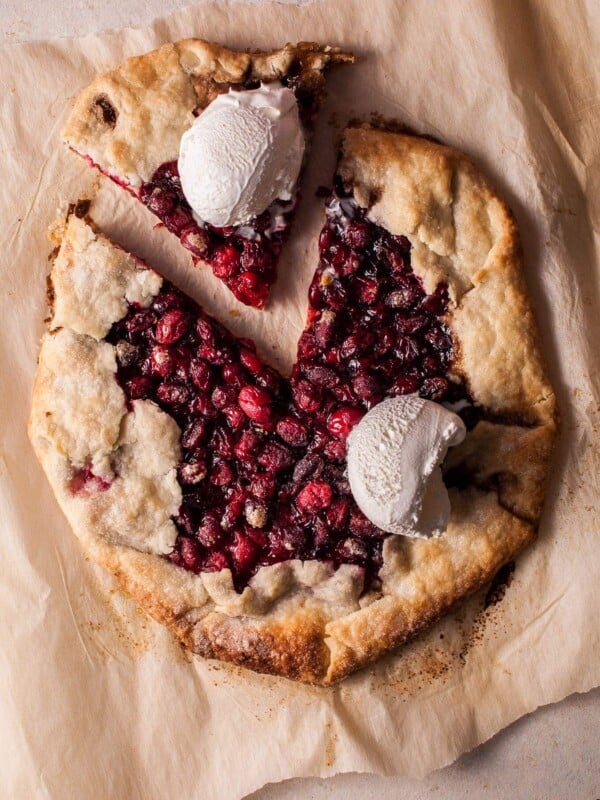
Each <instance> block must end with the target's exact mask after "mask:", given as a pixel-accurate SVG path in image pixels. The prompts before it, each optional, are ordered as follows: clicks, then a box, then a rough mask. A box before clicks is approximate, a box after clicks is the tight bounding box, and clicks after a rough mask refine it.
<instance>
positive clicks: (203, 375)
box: [190, 358, 213, 392]
mask: <svg viewBox="0 0 600 800" xmlns="http://www.w3.org/2000/svg"><path fill="white" fill-rule="evenodd" d="M190 377H191V379H192V381H193V383H194V385H195V386H197V387H198V389H200V390H201V391H203V392H208V391H209V390H210V389H211V388H212V386H213V375H212V370H211V368H210V364H207V363H206V361H202V359H200V358H196V359H194V360H193V361H192V363H191V364H190Z"/></svg>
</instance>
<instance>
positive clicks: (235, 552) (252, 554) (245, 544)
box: [230, 531, 259, 572]
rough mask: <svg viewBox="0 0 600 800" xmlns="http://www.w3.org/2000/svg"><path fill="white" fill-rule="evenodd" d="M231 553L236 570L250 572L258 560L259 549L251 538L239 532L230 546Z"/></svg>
mask: <svg viewBox="0 0 600 800" xmlns="http://www.w3.org/2000/svg"><path fill="white" fill-rule="evenodd" d="M230 553H231V559H232V561H233V565H234V567H235V569H236V570H237V571H238V572H249V571H250V570H251V569H252V568H253V567H254V566H255V564H256V562H257V560H258V555H259V549H258V547H257V546H256V544H255V543H254V542H253V541H252V539H250V537H248V536H246V535H245V534H243V533H240V532H239V531H237V532H236V533H235V536H234V540H233V542H232V544H231V545H230Z"/></svg>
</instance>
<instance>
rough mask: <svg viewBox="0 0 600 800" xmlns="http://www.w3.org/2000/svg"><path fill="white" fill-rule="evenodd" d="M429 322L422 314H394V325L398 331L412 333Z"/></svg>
mask: <svg viewBox="0 0 600 800" xmlns="http://www.w3.org/2000/svg"><path fill="white" fill-rule="evenodd" d="M428 324H429V320H428V319H427V317H426V316H424V315H423V314H401V313H399V314H395V315H394V325H395V327H396V330H397V331H398V333H403V334H412V333H417V332H418V331H421V330H423V328H426V327H427V325H428Z"/></svg>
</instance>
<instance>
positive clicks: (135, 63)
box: [63, 39, 354, 308]
mask: <svg viewBox="0 0 600 800" xmlns="http://www.w3.org/2000/svg"><path fill="white" fill-rule="evenodd" d="M353 60H354V58H353V56H352V55H350V54H348V53H343V52H341V51H340V50H339V49H338V48H335V47H329V46H321V45H318V44H314V43H311V42H301V43H299V44H297V45H291V44H288V45H286V46H285V47H283V48H282V49H280V50H274V51H272V52H254V53H247V52H237V51H233V50H228V49H227V48H225V47H222V46H221V45H218V44H213V43H211V42H206V41H203V40H201V39H184V40H182V41H179V42H175V43H172V44H165V45H163V46H162V47H160V48H159V49H158V50H154V51H152V52H150V53H146V54H144V55H142V56H138V57H135V58H129V59H127V61H125V62H124V63H123V64H122V65H121V66H119V67H117V69H114V70H113V71H112V72H109V73H106V74H105V75H100V76H99V77H97V78H96V79H95V80H94V81H93V82H92V83H91V84H90V85H89V86H88V87H87V88H86V89H84V91H83V92H82V93H81V94H80V95H79V97H77V99H76V101H75V105H74V107H73V110H72V111H71V114H70V116H69V119H68V121H67V124H66V126H65V128H64V130H63V138H64V140H65V142H66V143H67V144H68V145H69V146H70V147H71V148H72V149H73V150H74V151H75V152H77V153H79V154H80V155H81V156H83V157H84V158H85V159H86V160H87V161H89V163H90V164H92V165H93V166H95V167H97V168H98V169H99V170H100V171H101V172H103V173H104V174H106V175H108V176H109V177H110V178H112V179H113V180H114V181H115V182H116V183H118V184H119V185H120V186H122V187H123V188H125V189H127V191H129V192H130V193H131V194H132V195H134V197H137V198H138V199H139V200H141V202H142V203H144V205H145V206H147V208H149V209H150V211H152V212H153V213H154V214H156V215H157V217H158V218H159V219H160V220H161V222H162V223H163V224H164V225H165V226H166V227H167V228H168V229H169V230H170V231H172V232H173V233H174V234H176V235H177V236H178V237H179V239H180V240H181V243H182V244H183V246H184V247H186V248H187V249H188V250H189V251H190V253H191V254H192V258H193V260H194V262H195V263H204V264H208V265H210V267H211V268H212V271H213V273H214V274H215V275H216V276H217V278H219V279H220V280H222V281H223V282H224V283H225V284H226V285H227V286H228V287H229V289H230V290H231V291H232V292H233V294H234V295H235V297H236V298H237V299H238V300H240V301H241V302H242V303H246V304H247V305H250V306H254V307H256V308H263V307H264V305H265V303H266V302H267V298H268V294H269V289H270V287H271V285H272V283H273V282H274V280H275V277H276V267H277V261H278V258H279V255H280V252H281V248H282V245H283V243H284V241H285V239H286V236H287V234H288V232H289V226H290V224H291V221H292V217H293V215H294V210H295V208H296V205H297V201H298V181H299V174H300V170H301V166H302V163H303V160H304V155H305V149H306V144H307V141H308V139H309V137H310V133H311V130H312V127H313V124H314V122H315V118H316V115H317V111H318V108H319V105H320V103H321V100H322V98H323V94H324V85H325V74H326V72H327V70H328V69H329V67H330V66H332V65H335V64H338V63H339V64H342V63H344V62H352V61H353Z"/></svg>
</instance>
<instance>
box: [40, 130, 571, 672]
mask: <svg viewBox="0 0 600 800" xmlns="http://www.w3.org/2000/svg"><path fill="white" fill-rule="evenodd" d="M51 286H52V291H53V307H52V316H51V321H50V325H49V331H48V332H47V333H46V334H45V336H44V338H43V342H42V349H41V354H40V359H39V368H38V373H37V378H36V382H35V389H34V395H33V410H32V415H31V424H30V435H31V439H32V442H33V445H34V447H35V450H36V453H37V455H38V457H39V459H40V461H41V463H42V465H43V467H44V469H45V471H46V474H47V476H48V478H49V480H50V482H51V484H52V487H53V489H54V492H55V493H56V496H57V498H58V501H59V503H60V505H61V506H62V508H63V510H64V512H65V514H66V516H67V518H68V519H69V521H70V523H71V525H72V527H73V528H74V530H75V532H76V534H77V535H78V537H79V538H80V540H81V542H82V544H83V546H84V548H85V549H86V551H87V552H88V553H89V554H90V556H91V557H92V558H93V559H95V560H96V561H97V562H99V563H100V564H102V565H103V566H104V567H106V568H107V569H108V570H110V572H112V573H113V574H114V575H115V576H116V577H117V579H118V581H119V582H120V583H121V585H122V586H124V587H125V588H126V589H127V591H128V592H130V593H131V594H132V595H133V597H135V598H136V600H137V601H138V602H139V603H140V605H141V606H143V607H144V608H145V609H146V610H147V611H148V612H149V613H150V614H151V615H152V616H154V617H155V618H156V619H158V620H159V621H161V622H163V623H165V624H167V625H168V626H169V627H170V628H172V629H173V630H174V632H175V633H176V634H177V636H178V637H179V638H180V640H181V641H182V642H183V643H184V644H185V645H186V646H187V647H189V648H190V649H191V650H193V651H194V652H196V653H199V654H201V655H203V656H206V657H211V658H218V659H222V660H227V661H231V662H234V663H236V664H240V665H244V666H247V667H249V668H251V669H254V670H258V671H261V672H268V673H273V674H276V675H281V676H285V677H288V678H292V679H296V680H301V681H307V682H311V683H316V684H329V683H332V682H334V681H337V680H339V679H341V678H343V677H344V676H346V675H348V674H349V673H351V672H353V671H354V670H356V669H358V668H360V667H361V666H363V665H365V664H367V663H369V662H372V661H374V660H375V659H377V658H378V657H379V656H381V655H382V654H384V653H386V652H388V651H390V650H392V649H393V648H396V647H397V646H398V645H400V644H402V643H403V642H405V641H406V640H407V639H409V638H410V637H412V636H414V635H415V634H416V633H417V632H418V631H420V630H421V629H423V628H424V627H425V626H427V625H429V624H430V623H431V622H433V621H434V620H435V619H436V618H437V617H439V616H440V615H441V614H443V613H444V612H445V611H446V610H447V609H448V608H450V607H451V606H452V605H453V604H454V603H456V602H457V601H459V600H460V599H461V598H463V597H465V596H466V595H468V594H469V593H471V592H473V591H475V590H476V589H477V588H479V587H480V586H482V585H483V584H485V583H486V582H487V581H489V580H490V579H491V578H492V577H493V575H494V574H495V573H496V571H497V570H498V569H499V568H500V567H501V566H502V565H503V564H505V563H506V562H507V561H509V560H511V559H512V558H513V557H514V556H515V555H516V554H517V553H518V552H519V551H520V550H521V549H522V548H523V547H524V546H525V545H526V544H528V543H529V542H531V541H532V540H533V538H534V536H535V532H536V527H537V524H538V520H539V517H540V511H541V506H542V498H543V491H544V483H545V479H546V473H547V470H548V464H549V458H550V451H551V447H552V443H553V439H554V434H555V405H554V395H553V392H552V390H551V388H550V386H549V385H548V382H547V380H546V378H545V376H544V371H543V368H542V364H541V361H540V355H539V350H538V346H537V343H536V333H535V328H534V322H533V318H532V314H531V311H530V307H529V303H528V301H527V298H526V295H525V290H524V284H523V276H522V266H521V252H520V248H519V244H518V240H517V233H516V229H515V225H514V222H513V219H512V217H511V215H510V213H509V211H508V210H507V208H506V206H505V205H504V204H503V202H502V201H501V200H499V199H498V197H497V195H496V194H495V193H494V191H493V190H492V189H491V188H490V186H489V184H488V183H487V181H486V180H485V179H484V178H483V177H482V176H481V174H480V173H479V172H478V171H477V170H476V169H475V168H474V167H473V166H472V165H471V163H470V162H469V161H468V160H467V159H466V158H465V157H464V156H463V155H461V154H459V153H457V152H455V151H453V150H451V149H449V148H446V147H442V146H440V145H437V144H432V143H431V142H429V141H425V140H423V139H420V138H416V137H411V136H405V135H401V134H398V133H390V132H386V131H384V130H377V129H374V128H370V127H356V128H349V129H348V130H347V131H346V133H345V136H344V141H343V149H342V154H341V159H340V162H339V166H338V173H337V177H336V188H335V191H334V192H333V193H332V195H331V197H330V198H329V201H328V203H327V220H326V223H325V226H324V228H323V231H322V233H321V237H320V263H319V266H318V268H317V270H316V274H315V276H314V279H313V282H312V284H311V287H310V292H309V310H308V322H307V325H306V328H305V330H304V332H303V333H302V336H301V338H300V341H299V344H298V354H297V361H296V364H295V366H294V369H293V373H292V375H291V377H290V378H289V379H284V378H283V377H282V376H281V375H279V374H278V373H277V372H275V371H274V370H273V369H271V368H270V367H268V366H267V365H265V364H264V363H263V362H262V361H261V360H260V359H259V357H258V356H257V353H256V350H255V347H254V345H253V344H252V342H250V341H248V340H241V339H236V338H234V337H233V336H232V335H231V334H230V333H229V332H228V331H227V330H225V329H224V328H223V327H222V326H221V325H220V324H219V323H217V322H216V321H215V320H214V319H212V318H210V317H209V316H207V315H206V314H205V313H204V312H203V311H202V310H201V309H200V308H199V307H198V306H197V305H196V304H195V303H194V302H193V301H192V300H191V299H190V298H188V297H186V296H185V295H184V294H182V292H180V291H179V290H178V289H176V288H175V287H174V286H173V285H171V284H169V283H167V281H166V280H164V279H163V278H161V277H160V276H159V275H158V274H157V273H156V272H154V271H152V270H151V269H149V268H148V267H147V266H146V265H144V264H143V263H142V262H140V261H139V260H137V259H135V258H134V257H133V256H131V255H129V254H128V253H126V252H125V251H123V250H122V249H120V248H119V247H117V246H116V245H115V244H113V243H112V242H111V241H109V240H108V239H107V238H106V237H104V236H103V235H102V234H100V233H98V232H97V231H95V230H94V228H93V226H91V225H90V224H88V222H86V221H85V220H83V219H80V218H78V217H77V216H76V215H71V216H70V217H69V219H68V222H67V223H66V225H65V226H64V230H63V231H62V234H61V242H60V249H59V251H58V255H57V256H56V259H55V261H54V265H53V268H52V275H51ZM425 399H426V400H427V401H428V405H427V406H426V409H427V413H425V412H424V411H423V408H424V406H425V403H424V400H425ZM392 407H394V408H395V409H396V411H397V410H398V409H399V410H400V412H401V416H400V418H399V421H398V418H396V417H389V415H388V409H389V408H392ZM449 409H453V410H454V411H455V412H456V414H454V413H451V412H450V410H449ZM402 413H403V414H405V417H402ZM381 419H383V420H384V424H383V425H382V424H381ZM369 420H370V423H369ZM440 420H441V424H438V423H439V422H440ZM461 420H462V421H461ZM367 423H368V424H367ZM365 425H366V427H365ZM419 425H420V426H421V427H420V428H418V426H419ZM415 426H417V428H415ZM417 429H418V431H420V433H418V435H414V431H415V430H417ZM358 431H361V435H360V436H359V435H357V432H358ZM410 431H413V434H410ZM465 431H466V436H465ZM457 434H461V435H460V436H458V435H457ZM411 435H412V438H410V437H411ZM461 438H462V439H463V441H462V443H460V444H457V442H459V441H460V440H461ZM403 443H404V444H403ZM450 444H454V445H455V446H454V447H452V449H451V451H450V453H449V454H448V456H447V457H446V459H445V460H444V461H443V462H442V468H443V480H442V473H441V472H440V471H439V469H437V464H438V463H439V462H440V461H441V460H442V458H443V454H444V452H445V449H444V448H446V447H447V446H448V445H450ZM442 445H444V446H443V447H442ZM347 447H348V450H351V449H352V448H354V450H355V452H356V448H358V458H355V459H354V461H351V462H350V464H349V465H350V466H352V469H348V470H347V466H346V463H347V462H346V459H347ZM386 448H387V449H386ZM403 448H404V449H403ZM380 453H384V454H385V453H387V456H386V458H387V462H386V463H388V466H389V463H392V467H393V470H392V472H391V476H392V477H391V479H390V471H389V470H388V471H387V472H386V470H385V469H384V468H383V467H384V466H385V464H384V465H383V466H382V462H381V460H380V459H379V456H378V454H380ZM398 453H400V455H398ZM402 453H404V454H405V455H404V456H403V455H402ZM406 453H408V456H406ZM363 455H364V459H369V461H368V463H369V464H372V471H371V473H369V470H366V471H365V469H364V465H365V463H367V461H365V460H364V459H362V456H363ZM390 458H391V459H392V462H390ZM394 458H398V459H399V461H398V464H397V469H396V465H395V462H393V459H394ZM434 467H436V469H435V470H434ZM361 470H362V472H361ZM357 476H358V477H357ZM415 476H416V477H415ZM421 478H423V480H421ZM425 478H427V481H425ZM395 479H397V480H395ZM357 480H358V481H359V483H358V484H356V481H357ZM360 480H362V481H363V483H362V484H360ZM351 484H352V485H351ZM356 485H358V489H356ZM411 487H412V489H411ZM413 489H414V491H412V490H413ZM409 490H410V491H409ZM369 492H370V494H369ZM410 492H412V493H410ZM419 492H420V494H419ZM407 493H408V494H407ZM365 497H366V500H365ZM448 497H449V500H448ZM373 498H375V500H376V502H375V503H373V502H372V501H373ZM357 501H358V502H357ZM444 502H446V503H447V507H446V512H445V511H444ZM403 504H404V505H403ZM373 505H374V506H375V507H374V509H373V508H372V507H373ZM361 508H363V509H364V510H366V511H367V513H369V511H370V509H371V510H373V518H371V516H369V517H367V516H365V514H364V513H363V511H361ZM383 511H386V513H385V514H384V513H382V512H383ZM387 512H389V514H387ZM444 513H446V516H447V514H449V518H448V519H447V521H446V520H444ZM386 514H387V516H386ZM373 519H375V522H374V521H373ZM440 520H442V522H441V523H440ZM388 521H389V523H390V524H389V526H388V524H387V523H388ZM376 522H377V523H378V524H380V525H381V526H382V527H378V524H375V523H376ZM383 528H385V530H384V529H383ZM389 531H392V532H391V533H390V532H389ZM405 534H406V535H405ZM430 534H434V535H430ZM417 536H424V537H429V538H415V537H417Z"/></svg>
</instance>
